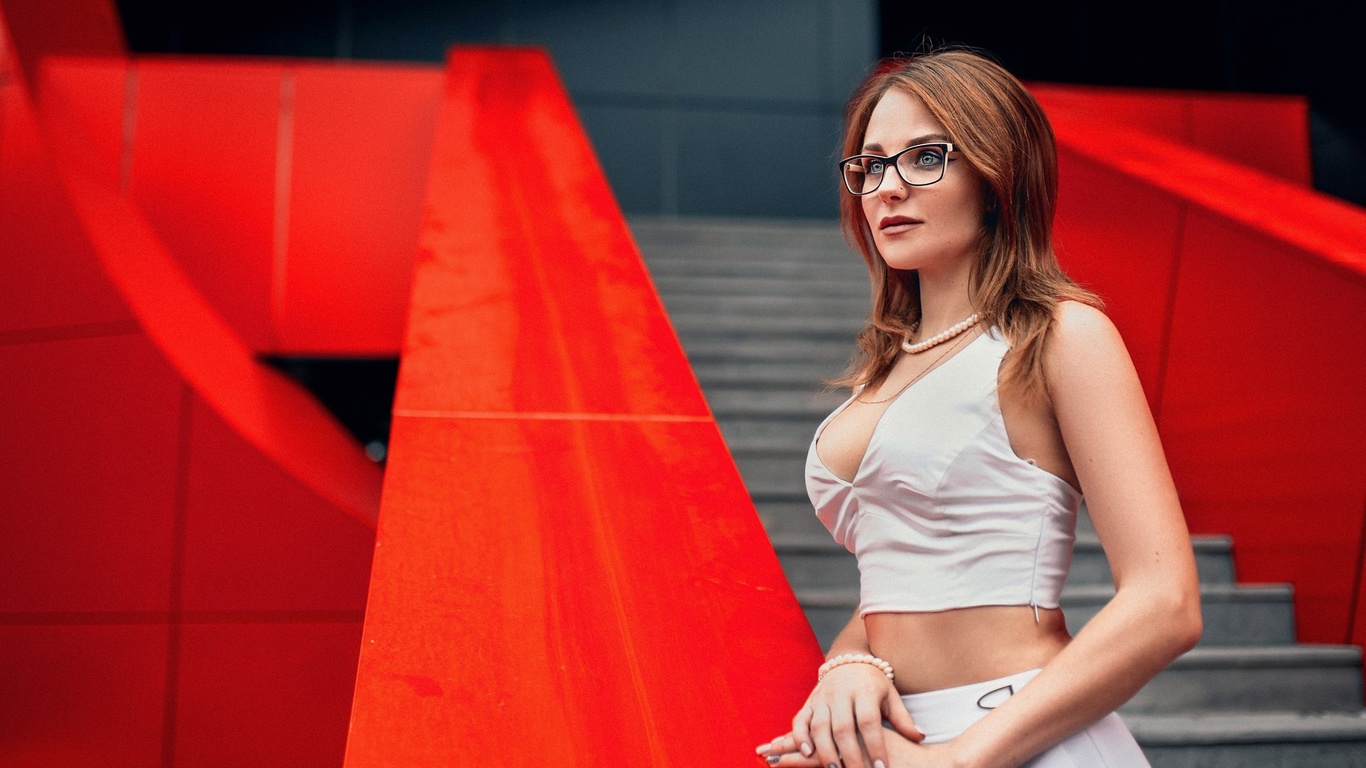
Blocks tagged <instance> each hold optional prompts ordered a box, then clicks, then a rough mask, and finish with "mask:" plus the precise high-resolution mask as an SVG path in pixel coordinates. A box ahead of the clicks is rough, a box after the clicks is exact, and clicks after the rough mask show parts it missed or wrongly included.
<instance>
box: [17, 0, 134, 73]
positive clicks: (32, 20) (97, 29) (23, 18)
mask: <svg viewBox="0 0 1366 768" xmlns="http://www.w3.org/2000/svg"><path fill="white" fill-rule="evenodd" d="M0 15H2V16H3V17H4V26H5V27H6V28H7V29H8V31H9V32H8V37H9V38H10V39H11V40H13V41H14V45H13V47H14V49H15V68H14V69H13V70H11V71H12V72H13V73H14V74H15V75H16V76H17V77H22V78H26V79H27V85H28V87H30V88H32V87H33V86H34V85H35V84H36V83H37V80H38V64H39V61H40V60H41V59H42V57H44V56H52V55H61V54H66V53H75V54H91V53H94V54H111V55H120V54H122V53H123V48H124V46H123V26H122V25H121V24H120V23H119V14H118V10H117V9H116V8H115V7H114V3H113V2H110V0H60V2H54V0H4V2H2V3H0ZM4 47H8V45H7V44H0V48H4Z"/></svg>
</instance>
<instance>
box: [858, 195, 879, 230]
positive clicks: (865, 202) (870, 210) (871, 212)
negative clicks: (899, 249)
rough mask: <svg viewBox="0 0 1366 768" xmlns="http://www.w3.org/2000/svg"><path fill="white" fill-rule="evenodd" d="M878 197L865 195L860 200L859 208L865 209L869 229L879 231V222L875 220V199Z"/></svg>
mask: <svg viewBox="0 0 1366 768" xmlns="http://www.w3.org/2000/svg"><path fill="white" fill-rule="evenodd" d="M875 197H877V195H864V196H863V197H860V198H859V206H860V207H861V208H862V209H863V218H864V220H866V221H867V222H868V228H869V229H871V230H873V231H874V232H876V231H877V222H876V221H875V220H874V218H873V217H874V216H875V215H876V211H875V209H876V208H877V201H876V200H874V199H873V198H875Z"/></svg>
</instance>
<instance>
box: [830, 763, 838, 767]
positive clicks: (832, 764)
mask: <svg viewBox="0 0 1366 768" xmlns="http://www.w3.org/2000/svg"><path fill="white" fill-rule="evenodd" d="M830 768H840V764H839V763H831V764H830Z"/></svg>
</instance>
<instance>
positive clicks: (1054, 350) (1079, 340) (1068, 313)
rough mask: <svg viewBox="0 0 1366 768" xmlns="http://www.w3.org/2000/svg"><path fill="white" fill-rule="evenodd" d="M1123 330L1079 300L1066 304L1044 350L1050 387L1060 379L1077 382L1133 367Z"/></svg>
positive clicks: (1055, 315)
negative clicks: (1089, 376) (1122, 334)
mask: <svg viewBox="0 0 1366 768" xmlns="http://www.w3.org/2000/svg"><path fill="white" fill-rule="evenodd" d="M1132 365H1133V364H1132V363H1131V362H1130V361H1129V353H1128V350H1126V349H1125V347H1124V340H1123V339H1122V338H1120V335H1119V330H1118V329H1117V328H1115V324H1114V323H1113V322H1111V321H1110V318H1109V317H1108V316H1106V314H1105V313H1104V312H1102V311H1101V310H1099V309H1096V308H1095V307H1093V306H1091V305H1089V304H1083V303H1081V302H1079V301H1064V302H1061V303H1059V304H1058V308H1057V309H1056V310H1055V311H1054V313H1053V327H1052V328H1051V329H1050V330H1049V334H1048V343H1047V345H1046V346H1045V347H1044V375H1045V376H1046V377H1047V379H1048V383H1049V385H1050V387H1051V386H1052V385H1053V384H1055V383H1058V382H1057V381H1056V380H1057V379H1058V378H1065V379H1074V378H1075V377H1076V376H1079V375H1080V376H1086V374H1087V373H1088V372H1089V373H1090V374H1091V375H1095V374H1098V373H1102V372H1105V371H1109V372H1111V373H1115V372H1117V371H1116V367H1118V368H1119V369H1120V371H1124V370H1127V369H1131V368H1132Z"/></svg>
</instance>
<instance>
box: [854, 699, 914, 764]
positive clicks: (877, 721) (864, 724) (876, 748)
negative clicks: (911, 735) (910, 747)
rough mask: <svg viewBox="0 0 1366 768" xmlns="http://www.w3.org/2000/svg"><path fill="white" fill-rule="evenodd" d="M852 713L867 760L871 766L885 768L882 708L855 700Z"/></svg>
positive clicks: (885, 755) (885, 744)
mask: <svg viewBox="0 0 1366 768" xmlns="http://www.w3.org/2000/svg"><path fill="white" fill-rule="evenodd" d="M854 713H855V722H857V723H858V732H859V736H861V737H862V738H863V747H864V749H866V750H868V762H870V763H872V768H887V740H886V739H885V738H883V735H882V731H883V727H882V710H881V709H880V708H879V707H877V706H871V705H869V704H867V703H863V704H860V703H859V702H855V703H854ZM908 717H909V715H908Z"/></svg>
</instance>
